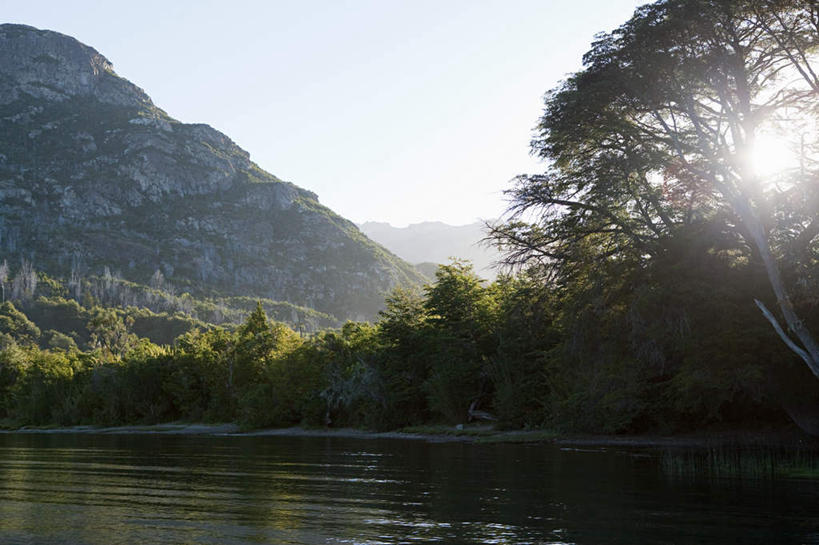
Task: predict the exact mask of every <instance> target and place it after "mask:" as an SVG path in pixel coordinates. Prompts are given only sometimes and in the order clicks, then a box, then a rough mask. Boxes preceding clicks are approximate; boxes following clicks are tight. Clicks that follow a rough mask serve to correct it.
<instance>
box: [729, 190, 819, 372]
mask: <svg viewBox="0 0 819 545" xmlns="http://www.w3.org/2000/svg"><path fill="white" fill-rule="evenodd" d="M736 200H737V202H736V204H737V212H738V213H739V216H740V217H741V218H742V221H743V222H744V223H745V226H746V227H747V228H748V232H749V234H750V236H751V239H752V241H753V243H754V245H755V246H756V247H757V250H758V251H759V256H760V258H761V259H762V263H763V264H764V266H765V272H766V273H767V275H768V282H769V283H770V285H771V289H773V292H774V295H776V302H777V305H778V306H779V310H780V312H781V313H782V317H783V318H784V319H785V324H786V325H787V326H788V331H790V332H791V333H793V334H794V335H795V336H796V338H797V339H798V341H799V342H798V343H797V342H796V341H794V340H793V339H791V337H790V335H788V333H787V332H785V331H784V330H783V329H782V327H781V326H780V325H779V322H778V320H777V319H776V317H775V316H774V315H773V313H772V312H770V311H769V310H768V309H767V308H766V307H765V305H764V304H763V303H762V302H760V301H759V300H757V301H756V304H757V306H758V307H759V308H760V310H761V311H762V313H763V315H764V316H765V318H767V319H768V321H769V322H770V323H771V325H772V326H773V328H774V329H775V330H776V332H777V334H778V335H779V337H780V338H781V339H782V341H783V342H784V343H785V344H786V345H787V346H788V348H790V349H791V351H793V352H794V353H795V354H796V355H798V356H799V357H800V358H802V360H803V361H804V362H805V363H806V364H807V366H808V368H809V369H810V370H811V372H812V373H813V374H814V375H815V376H816V377H817V378H819V343H817V342H816V339H814V338H813V336H812V335H811V333H810V331H808V328H807V327H805V324H804V323H803V322H802V320H800V319H799V316H797V314H796V311H795V310H794V308H793V303H791V299H790V297H788V292H787V290H786V289H785V284H784V282H782V277H781V275H780V274H779V267H778V266H777V263H776V260H775V259H774V256H773V254H771V247H770V245H769V244H768V237H767V235H766V233H765V229H764V227H763V225H762V221H761V220H760V219H759V216H758V215H757V214H756V213H755V212H754V210H753V209H752V208H751V204H750V203H749V202H748V201H747V199H745V198H744V196H741V197H740V198H738V199H736ZM800 344H801V346H800Z"/></svg>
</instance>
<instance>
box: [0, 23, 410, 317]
mask: <svg viewBox="0 0 819 545" xmlns="http://www.w3.org/2000/svg"><path fill="white" fill-rule="evenodd" d="M21 257H25V258H26V259H29V260H32V261H33V262H34V264H35V266H36V267H37V268H38V269H42V270H45V271H47V272H50V273H51V274H55V275H60V276H63V277H67V276H68V275H70V274H71V271H72V269H73V271H74V273H75V274H76V273H90V274H93V273H98V272H99V271H100V270H101V269H102V268H103V267H104V266H108V267H110V268H111V269H112V270H115V271H119V272H120V274H121V275H122V277H124V278H126V279H128V280H132V281H135V282H139V283H147V282H148V281H149V279H150V278H151V276H152V275H153V274H154V273H155V272H156V271H157V270H159V271H161V272H162V273H163V275H164V277H165V278H166V279H168V280H170V281H171V282H173V283H174V284H175V285H176V286H178V287H179V288H180V289H182V290H186V291H190V292H191V293H192V294H194V295H196V294H202V295H250V296H254V297H267V298H271V299H276V300H283V301H290V302H293V303H296V304H300V305H305V306H310V307H312V308H316V309H318V310H321V311H324V312H329V313H331V314H334V315H336V316H338V317H342V318H370V317H373V316H374V315H375V313H376V311H377V310H378V309H379V308H380V306H381V304H382V300H383V295H384V294H385V293H386V292H387V291H389V290H390V289H392V288H393V287H394V286H395V285H397V284H402V283H415V282H418V281H419V277H418V275H417V273H415V271H414V270H413V269H412V268H411V267H410V266H409V265H407V264H406V263H404V262H403V261H401V260H400V259H398V258H396V257H395V256H393V255H392V254H390V253H389V252H387V251H385V250H384V249H383V248H381V247H380V246H378V245H377V244H375V243H373V242H371V241H370V240H369V239H367V238H366V237H365V236H363V235H362V234H361V233H360V232H359V230H358V229H357V228H356V227H355V225H354V224H352V223H351V222H349V221H347V220H345V219H343V218H341V217H339V216H338V215H336V214H334V213H333V212H332V211H331V210H329V209H328V208H326V207H324V206H322V205H321V204H319V202H318V199H317V197H316V195H315V194H313V193H311V192H309V191H306V190H304V189H301V188H299V187H297V186H295V185H293V184H290V183H287V182H283V181H281V180H279V179H277V178H276V177H275V176H273V175H271V174H269V173H267V172H265V171H263V170H261V169H260V168H259V167H258V166H256V165H255V164H254V163H253V162H252V161H251V160H250V158H249V156H248V154H247V152H245V151H244V150H242V149H241V148H239V147H238V146H236V145H235V144H234V143H233V142H232V141H231V140H230V139H229V138H228V137H226V136H225V135H224V134H222V133H220V132H218V131H216V130H214V129H212V128H211V127H209V126H207V125H189V124H184V123H180V122H178V121H176V120H174V119H173V118H171V117H169V116H168V115H167V114H166V113H165V112H163V111H162V110H160V109H159V108H157V107H156V106H154V104H153V103H152V102H151V99H150V98H149V97H148V96H147V95H146V94H145V93H144V92H143V91H142V90H141V89H140V88H138V87H136V86H135V85H133V84H132V83H130V82H128V81H126V80H124V79H123V78H120V77H119V76H117V75H116V73H115V72H114V71H113V68H112V65H111V63H110V62H108V60H107V59H106V58H105V57H103V56H102V55H100V54H99V53H98V52H97V51H95V50H94V49H92V48H90V47H88V46H85V45H83V44H81V43H79V42H78V41H77V40H75V39H73V38H71V37H68V36H64V35H62V34H58V33H55V32H50V31H43V30H38V29H35V28H31V27H27V26H21V25H0V259H1V258H6V259H8V260H9V263H13V262H15V260H19V258H21Z"/></svg>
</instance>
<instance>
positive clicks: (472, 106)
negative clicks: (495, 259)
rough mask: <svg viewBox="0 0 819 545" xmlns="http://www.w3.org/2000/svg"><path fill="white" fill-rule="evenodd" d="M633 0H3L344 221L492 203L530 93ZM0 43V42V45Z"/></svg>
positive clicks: (525, 151)
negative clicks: (96, 55) (95, 54)
mask: <svg viewBox="0 0 819 545" xmlns="http://www.w3.org/2000/svg"><path fill="white" fill-rule="evenodd" d="M643 3H645V2H636V1H633V0H505V1H495V0H436V1H428V0H405V1H396V0H350V1H347V0H333V1H331V0H323V1H319V0H303V1H295V0H293V1H287V2H285V1H274V0H267V1H265V0H257V1H251V0H233V1H231V2H225V1H208V0H200V1H187V0H173V1H169V0H164V1H161V2H160V1H154V0H148V1H140V2H133V1H128V2H125V1H112V0H107V1H91V0H71V1H70V2H66V1H64V0H60V1H56V0H55V1H38V0H21V1H18V0H0V22H3V23H23V24H28V25H31V26H35V27H38V28H43V29H49V30H56V31H58V32H62V33H63V34H68V35H71V36H73V37H75V38H77V39H78V40H80V41H81V42H83V43H85V44H87V45H90V46H92V47H94V48H95V49H96V50H97V51H99V52H100V53H102V54H103V55H104V56H105V57H107V58H108V59H109V60H110V61H111V62H112V63H113V65H114V69H115V71H116V72H117V73H118V74H119V75H120V76H122V77H124V78H127V79H129V80H130V81H132V82H133V83H135V84H136V85H138V86H140V87H142V88H143V89H144V90H145V91H146V92H147V93H148V95H150V96H151V98H152V99H153V101H154V103H155V104H156V105H157V106H159V107H160V108H162V109H163V110H165V111H166V112H168V114H169V115H171V116H172V117H174V118H176V119H179V120H180V121H184V122H187V123H207V124H208V125H211V126H213V127H214V128H216V129H218V130H220V131H222V132H224V133H225V134H227V135H228V136H229V137H230V138H231V139H232V140H233V141H234V142H236V143H237V144H238V145H239V146H241V147H242V148H244V149H245V150H247V151H248V152H250V156H251V159H252V160H253V161H255V162H256V163H257V164H258V165H259V166H261V167H262V168H264V169H265V170H267V171H269V172H271V173H272V174H274V175H276V176H277V177H279V178H280V179H283V180H287V181H290V182H293V183H295V184H297V185H299V186H301V187H304V188H307V189H309V190H311V191H314V192H315V193H317V194H318V196H319V200H320V201H321V202H322V203H323V204H325V205H327V206H329V207H330V208H332V209H333V210H335V211H336V212H338V213H340V214H341V215H343V216H345V217H347V218H349V219H351V220H353V221H356V222H364V221H384V222H389V223H391V224H393V225H395V226H405V225H407V224H410V223H418V222H421V221H443V222H445V223H449V224H453V225H460V224H466V223H471V222H473V221H476V220H481V219H490V218H496V217H499V216H500V215H501V214H502V212H503V211H504V209H505V207H506V202H505V199H504V196H503V191H504V190H505V189H508V188H509V187H510V181H511V179H512V178H513V177H514V176H516V175H518V174H525V173H537V172H541V171H542V170H543V165H542V164H541V163H539V162H538V161H537V160H535V159H534V158H532V157H531V156H530V154H529V141H530V140H531V138H532V134H533V133H532V131H533V128H534V127H535V125H536V123H537V119H538V117H539V115H540V114H541V111H542V97H543V95H544V93H545V92H546V91H548V90H549V89H551V88H553V87H555V86H556V85H557V84H558V83H559V82H560V81H561V80H562V79H563V78H565V77H566V76H567V75H568V74H570V73H572V72H574V71H577V70H579V69H580V68H581V67H582V64H581V58H582V55H583V53H584V52H586V51H587V50H588V49H589V45H590V44H591V42H592V40H593V39H594V35H595V34H596V33H598V32H601V31H609V30H612V29H614V28H616V27H617V26H619V25H620V24H622V23H623V22H625V21H626V20H627V19H628V18H629V17H630V16H631V14H632V13H633V11H634V9H635V8H636V7H637V6H639V5H641V4H643ZM1 53H2V52H0V54H1Z"/></svg>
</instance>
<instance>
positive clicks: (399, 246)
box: [358, 221, 501, 280]
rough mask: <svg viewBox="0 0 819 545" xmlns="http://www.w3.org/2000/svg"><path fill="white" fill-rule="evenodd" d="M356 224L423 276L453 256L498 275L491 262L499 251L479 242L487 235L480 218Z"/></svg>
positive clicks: (480, 270) (486, 274) (482, 272)
mask: <svg viewBox="0 0 819 545" xmlns="http://www.w3.org/2000/svg"><path fill="white" fill-rule="evenodd" d="M358 227H359V229H361V231H362V232H363V233H364V234H365V235H367V236H368V237H370V238H371V239H373V240H374V241H376V242H378V243H379V244H381V245H383V246H384V247H385V248H388V249H389V250H390V251H391V252H393V253H395V254H396V255H397V256H399V257H401V258H402V259H405V260H407V261H409V262H410V263H414V264H416V267H417V268H418V269H419V270H420V271H421V272H422V273H423V274H425V276H429V271H430V269H431V267H430V266H429V265H430V264H431V263H435V264H441V263H448V262H449V261H450V258H453V257H455V258H458V259H467V260H469V261H471V262H472V264H473V265H474V266H475V271H476V272H477V273H478V274H479V275H480V276H483V277H484V278H487V279H489V280H493V279H494V278H495V277H496V276H497V271H496V270H495V269H494V267H493V264H494V263H495V262H497V261H498V260H499V259H500V257H501V255H500V253H499V252H498V251H497V250H496V249H495V248H494V247H491V246H486V245H485V244H483V243H481V240H483V238H484V237H485V236H486V233H485V230H484V224H483V223H482V222H476V223H471V224H469V225H447V224H446V223H441V222H439V221H428V222H422V223H415V224H412V225H410V226H408V227H393V226H392V225H390V224H389V223H381V222H376V221H368V222H365V223H363V224H360V225H359V226H358Z"/></svg>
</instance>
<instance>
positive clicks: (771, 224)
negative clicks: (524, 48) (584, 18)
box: [493, 0, 819, 376]
mask: <svg viewBox="0 0 819 545" xmlns="http://www.w3.org/2000/svg"><path fill="white" fill-rule="evenodd" d="M817 45H819V5H818V4H817V2H815V1H807V0H803V1H764V0H748V1H742V0H737V1H728V0H725V1H722V0H663V1H660V2H656V3H654V4H650V5H647V6H643V7H641V8H639V9H638V10H637V11H636V12H635V14H634V16H633V17H632V18H631V19H630V20H629V21H628V22H626V23H625V24H624V25H622V26H621V27H619V28H618V29H616V30H615V31H613V32H611V33H608V34H603V35H600V36H598V38H597V40H596V41H595V42H594V43H593V45H592V48H591V50H590V51H589V52H588V53H587V54H586V55H585V56H584V59H583V61H584V69H583V70H582V71H580V72H578V73H576V74H574V75H572V76H571V77H569V78H568V79H567V80H566V81H565V82H563V84H562V85H561V86H559V87H558V88H557V89H554V90H552V91H551V92H549V93H548V94H547V95H546V108H545V111H544V114H543V116H542V118H541V120H540V123H539V125H538V132H537V137H536V138H535V140H534V141H533V151H534V153H536V154H538V155H539V156H541V157H542V158H544V159H546V160H547V164H548V165H549V167H548V170H547V172H546V173H545V174H542V175H537V176H522V177H519V178H518V179H517V184H516V186H515V187H514V189H512V190H511V191H510V194H511V199H512V207H511V209H510V212H511V214H510V217H509V221H507V222H506V223H504V224H499V225H497V226H495V228H494V232H493V234H494V236H495V238H496V239H497V240H498V241H499V242H501V243H502V244H503V245H505V247H506V248H507V250H508V259H509V262H510V263H512V264H523V263H528V262H531V261H532V260H535V261H540V262H541V263H543V264H545V265H546V267H547V268H549V269H550V270H552V271H558V272H559V273H562V274H564V275H565V274H570V273H571V264H572V263H573V259H574V256H575V254H576V253H577V252H578V251H579V249H582V251H583V252H585V253H588V248H589V246H592V247H594V248H595V251H596V252H597V254H598V255H599V256H604V257H605V256H613V255H623V254H624V253H627V254H629V255H630V256H632V257H634V256H637V257H638V258H640V259H650V258H651V257H652V256H654V255H657V254H658V253H660V252H663V251H664V245H665V244H667V241H669V240H672V239H673V238H674V235H675V233H677V232H679V231H680V230H682V229H685V227H686V226H689V225H691V224H694V223H697V222H702V221H704V220H705V219H708V220H709V221H713V220H714V218H719V221H720V222H721V225H722V228H723V229H724V230H725V231H727V232H728V233H729V234H730V235H733V236H736V237H737V238H738V240H741V241H744V243H745V245H746V247H747V251H748V252H749V253H750V254H752V255H753V257H754V258H755V259H757V260H758V261H759V262H761V263H762V264H763V265H764V268H765V273H766V275H767V278H768V281H769V284H770V287H771V289H772V292H773V294H774V295H775V298H776V302H777V306H776V308H775V309H774V311H771V310H769V309H768V308H767V307H766V306H765V305H764V304H763V303H762V302H761V299H763V298H764V297H763V296H762V294H760V295H759V299H758V300H757V304H758V306H759V307H760V309H761V310H762V312H763V314H764V316H765V317H766V318H767V319H768V320H769V321H770V322H771V324H772V325H773V327H774V328H775V330H776V332H777V333H778V334H779V336H780V337H781V338H782V340H783V341H784V342H785V343H786V344H787V345H788V347H789V348H790V349H791V350H792V351H793V352H795V353H796V354H798V355H799V357H800V358H801V359H802V360H803V361H804V362H805V363H806V364H807V365H808V367H809V368H810V370H811V371H812V372H813V374H814V375H816V376H819V343H817V341H816V338H815V337H814V336H813V335H812V334H811V332H810V331H809V329H808V328H807V327H806V325H805V324H804V323H803V322H802V320H801V319H800V317H799V316H798V315H797V311H796V310H795V308H794V304H793V303H792V298H791V294H790V293H789V291H788V288H789V287H790V286H800V285H802V286H806V285H812V284H813V283H815V280H816V278H815V276H816V264H817V255H819V253H817V234H819V165H818V164H817V159H819V156H817V145H816V144H817V142H816V141H815V139H814V136H813V135H814V134H815V125H816V123H815V122H816V119H817V112H819V75H817V74H818V73H819V72H818V71H817V68H816V67H815V66H814V64H813V61H814V59H815V56H814V54H815V50H816V48H817ZM777 139H778V141H779V142H781V143H788V142H790V143H792V144H795V145H796V148H797V149H795V150H794V152H793V153H792V154H791V155H788V153H787V152H786V151H780V155H785V156H786V157H785V158H788V157H791V158H792V160H791V162H790V164H788V163H787V161H785V162H783V161H781V159H782V157H780V158H779V160H777V161H776V163H777V165H778V166H779V167H780V168H776V169H771V168H766V167H765V163H766V162H768V163H773V162H774V157H773V156H772V150H771V149H770V148H771V147H778V146H779V144H777V143H776V142H777ZM766 147H767V148H768V149H766ZM781 321H783V322H784V324H785V327H783V326H782V325H780V324H781Z"/></svg>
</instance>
